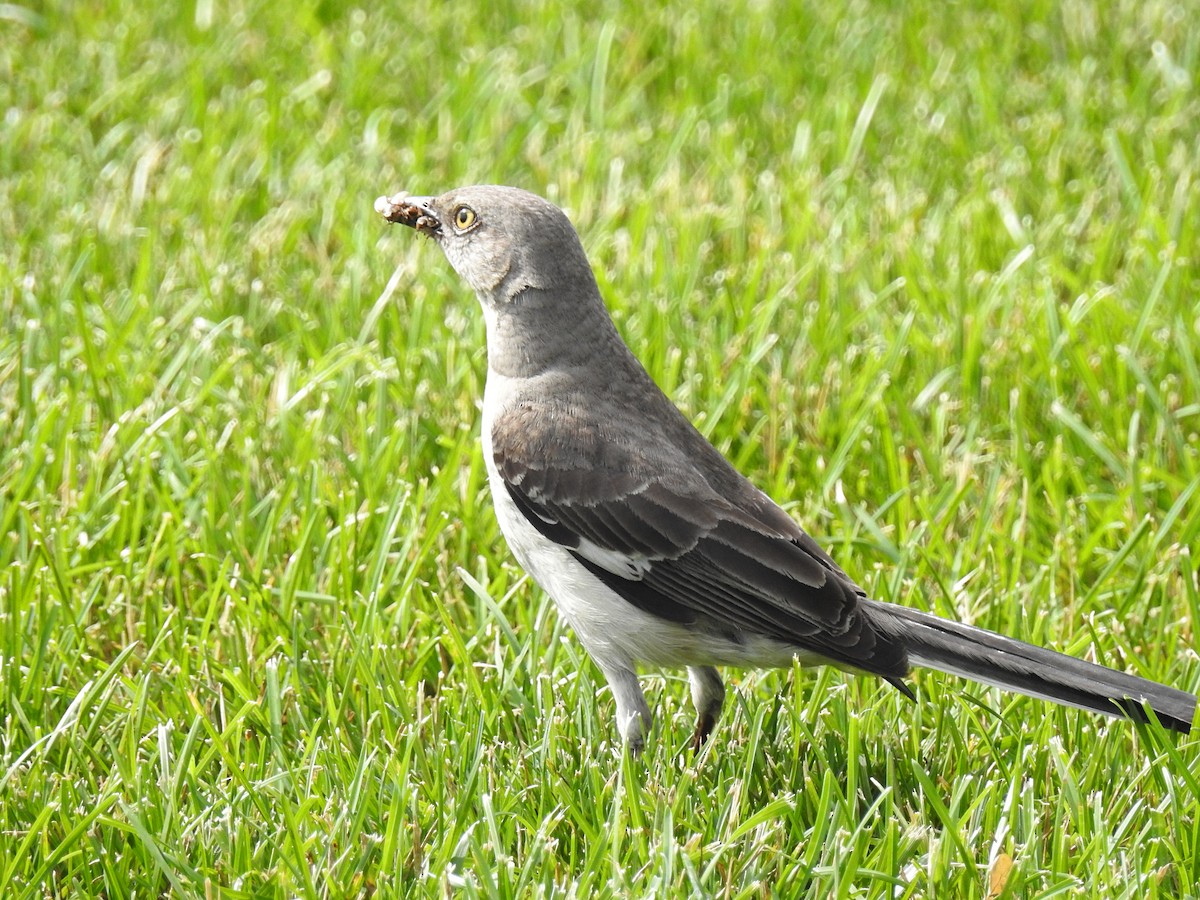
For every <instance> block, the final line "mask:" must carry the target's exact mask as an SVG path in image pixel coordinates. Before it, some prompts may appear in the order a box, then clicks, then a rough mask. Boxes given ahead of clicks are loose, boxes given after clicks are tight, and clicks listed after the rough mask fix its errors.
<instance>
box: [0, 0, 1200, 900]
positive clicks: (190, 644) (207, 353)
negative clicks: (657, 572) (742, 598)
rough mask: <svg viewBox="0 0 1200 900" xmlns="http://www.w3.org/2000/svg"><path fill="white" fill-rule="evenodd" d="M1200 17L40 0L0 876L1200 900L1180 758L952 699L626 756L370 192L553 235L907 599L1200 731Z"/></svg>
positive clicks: (850, 710)
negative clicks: (1161, 699) (537, 577)
mask: <svg viewBox="0 0 1200 900" xmlns="http://www.w3.org/2000/svg"><path fill="white" fill-rule="evenodd" d="M1197 21H1200V7H1198V6H1197V4H1196V3H1195V2H1190V0H1189V2H1182V3H1173V2H1165V0H1150V2H1142V3H1133V2H1123V0H1118V2H1116V3H1111V4H1103V5H1100V4H1092V3H1085V2H1081V0H1068V2H1063V3H1049V2H1039V0H1029V2H1020V3H1013V4H1009V5H1007V6H1003V7H1001V8H993V5H992V4H987V3H974V2H963V3H954V4H933V3H917V4H903V5H902V4H892V3H869V2H862V0H843V2H834V3H828V4H796V3H786V4H785V3H780V4H769V3H762V2H731V3H721V4H717V3H699V4H692V5H678V6H664V7H662V8H659V7H657V6H654V5H640V6H630V5H625V4H620V3H616V2H607V3H594V4H583V3H546V2H542V3H538V2H532V3H513V2H497V3H491V4H471V3H458V4H449V3H447V4H441V3H426V4H415V3H404V4H400V3H388V4H383V5H379V6H375V7H371V8H363V7H356V6H353V5H346V4H342V3H339V2H333V0H325V2H309V3H304V2H287V3H278V4H270V3H264V2H257V0H249V2H237V0H234V2H217V0H198V2H194V3H192V2H188V3H182V4H170V5H163V6H162V7H161V8H155V7H154V6H153V5H150V4H147V5H140V6H139V5H133V4H120V3H114V2H104V0H90V2H83V3H66V2H61V0H60V2H50V3H46V4H35V5H30V4H28V3H27V2H25V3H20V2H19V3H15V4H5V5H0V113H2V115H3V124H2V125H0V801H2V802H0V892H2V893H4V895H5V896H14V897H43V896H64V897H66V896H70V897H125V896H147V895H176V896H210V897H215V896H221V897H259V896H280V897H285V896H286V897H293V896H305V897H343V896H364V895H371V894H376V895H379V896H404V895H414V894H425V895H447V894H454V893H462V894H463V895H464V896H488V897H508V896H531V895H539V894H541V895H567V896H592V895H595V896H674V895H695V896H723V897H759V896H804V895H807V896H815V897H829V896H837V897H851V896H853V897H859V896H863V897H867V896H870V897H875V896H879V897H927V896H954V897H973V896H978V897H982V896H1001V895H1003V896H1021V897H1049V896H1057V895H1072V896H1098V897H1099V896H1103V897H1138V898H1142V897H1179V896H1196V887H1195V885H1196V884H1197V882H1200V826H1198V825H1197V823H1198V822H1200V816H1198V813H1200V758H1198V754H1197V746H1198V744H1197V741H1196V740H1195V739H1193V738H1186V739H1175V738H1167V737H1165V736H1164V735H1162V733H1161V732H1158V731H1156V730H1154V729H1150V728H1137V727H1134V726H1132V725H1130V724H1127V723H1122V722H1111V721H1108V720H1101V719H1099V718H1097V717H1093V716H1090V715H1087V714H1084V713H1080V712H1076V711H1067V710H1060V709H1058V708H1054V707H1050V706H1048V705H1047V704H1043V703H1040V702H1038V701H1034V700H1025V699H1020V698H1013V697H1010V696H1007V695H1002V694H999V693H997V692H994V691H987V690H983V689H980V688H977V687H974V686H970V685H967V684H965V683H964V682H961V681H957V680H955V679H952V678H944V677H941V676H936V675H934V676H919V677H918V678H917V679H916V681H915V684H916V686H917V689H918V694H919V702H918V703H916V704H912V703H909V702H906V701H904V700H903V698H901V697H899V696H898V695H897V693H896V692H895V691H894V690H892V689H890V688H888V687H887V686H886V685H882V684H879V683H877V682H875V681H873V680H870V679H855V678H853V677H850V676H845V675H842V674H841V673H838V672H833V671H827V670H820V671H801V670H796V671H794V672H775V673H741V674H738V673H730V674H731V675H732V676H733V682H734V685H735V693H734V695H733V698H732V700H731V702H730V704H729V706H728V707H727V708H728V710H729V712H728V714H727V718H726V720H725V721H724V722H723V723H722V726H721V728H720V729H719V731H718V733H717V734H716V736H715V738H714V740H713V741H712V742H711V744H710V745H709V747H708V748H707V749H706V750H705V752H704V753H703V754H702V755H701V756H700V757H698V758H693V757H692V756H691V755H690V754H689V753H688V752H686V748H687V746H688V738H689V736H690V720H691V708H690V704H689V701H688V700H687V690H686V687H685V685H684V683H683V680H682V677H681V676H682V673H679V672H668V673H649V674H648V675H647V678H646V682H647V684H648V687H649V694H650V699H651V702H652V705H655V706H656V708H657V711H658V713H659V718H660V727H659V732H658V735H657V740H656V742H655V743H654V746H653V747H652V749H650V750H649V751H648V752H647V753H646V754H645V755H644V756H643V757H641V758H639V759H636V760H629V759H625V758H624V757H623V756H622V754H621V753H620V750H619V748H618V746H617V743H616V736H615V732H614V730H613V727H612V722H611V713H612V702H611V698H610V697H609V696H608V693H607V690H606V689H605V688H604V686H603V680H602V678H600V676H599V673H598V672H597V671H596V670H595V669H594V668H593V667H592V665H591V663H590V662H588V661H587V659H586V657H584V656H583V654H582V652H581V650H580V649H579V648H578V647H577V646H576V645H575V644H574V643H573V642H572V640H571V638H570V635H569V634H568V633H567V632H566V631H565V630H564V629H563V628H562V626H561V625H560V624H559V622H558V621H557V618H556V616H555V615H554V614H553V612H552V611H551V610H549V609H548V608H547V607H546V604H545V602H544V598H543V596H542V594H541V593H540V591H538V590H537V589H536V588H535V587H534V586H533V585H531V584H529V583H528V582H527V581H525V580H523V577H522V574H521V573H520V571H519V570H518V569H517V568H516V567H515V565H514V564H513V562H512V561H511V559H510V557H509V555H508V553H507V551H506V549H505V547H504V545H503V541H502V539H501V538H500V536H499V533H498V530H497V528H496V526H495V523H494V520H493V517H492V513H491V509H490V499H489V497H488V494H487V489H486V483H485V477H484V473H483V467H482V464H481V460H480V458H479V453H478V449H477V435H476V432H477V427H478V426H477V420H478V403H479V400H480V397H481V394H482V381H483V373H484V371H485V367H486V361H485V356H484V347H483V324H482V321H481V317H480V316H479V315H478V314H477V310H476V303H475V300H474V299H473V297H471V296H470V295H469V294H468V293H467V292H466V291H465V289H463V288H462V287H461V286H460V285H459V284H458V282H457V279H456V278H455V277H454V275H453V274H452V273H451V272H450V271H449V267H448V266H447V265H446V264H445V263H444V261H443V260H442V259H441V258H440V254H439V253H438V251H437V250H436V248H434V247H433V246H431V245H429V244H428V242H425V241H422V240H416V239H414V237H413V236H412V235H411V234H409V233H407V232H404V233H401V232H400V231H399V230H395V231H389V230H388V229H387V228H386V227H385V226H384V224H383V223H382V222H381V221H380V220H379V219H378V217H377V216H376V215H375V214H374V213H373V212H372V209H371V204H372V201H373V199H374V198H375V197H376V196H377V195H379V194H381V193H385V192H386V193H390V192H392V191H394V190H397V189H401V188H403V189H407V190H411V191H414V192H423V193H437V192H440V191H441V190H443V189H446V188H449V187H452V186H455V185H458V184H463V183H470V182H501V183H509V184H516V185H519V186H522V187H525V188H528V189H530V190H533V191H535V192H538V193H541V194H544V195H546V196H548V197H550V198H551V199H552V200H554V201H555V202H557V203H559V204H560V205H562V206H564V207H565V208H566V209H568V211H569V213H570V215H571V216H572V219H573V220H574V222H575V223H576V225H577V227H578V228H579V230H580V233H581V235H582V236H583V239H584V242H585V245H586V246H587V248H588V251H589V254H590V256H591V258H592V260H593V264H594V266H595V268H596V270H597V275H598V277H599V279H600V283H601V287H602V289H603V291H604V293H605V295H606V297H607V299H608V300H609V303H610V306H611V308H612V309H613V313H614V317H615V318H616V320H617V322H618V325H619V327H620V328H621V330H622V332H623V333H624V334H625V336H626V338H627V339H628V341H629V343H630V344H631V346H633V347H634V348H635V350H636V351H637V352H638V354H639V355H640V356H641V358H642V359H643V361H645V363H646V365H647V367H648V368H649V369H650V371H651V373H652V374H653V375H654V376H655V377H656V378H657V379H658V380H659V381H660V383H662V384H663V385H664V387H665V388H666V389H667V390H668V392H669V393H670V394H671V395H672V396H673V397H674V398H675V399H676V400H677V402H678V403H679V404H680V405H681V406H682V407H683V408H684V409H685V411H687V412H688V413H689V414H690V415H691V416H692V417H693V418H694V419H695V420H696V421H697V422H698V424H699V425H700V427H701V428H702V430H703V431H704V432H705V433H706V434H708V435H709V436H710V437H711V438H712V439H713V440H714V442H716V443H717V445H718V446H719V447H720V448H721V449H722V450H724V451H725V452H726V453H727V454H728V455H729V456H730V458H731V459H732V460H733V461H734V462H735V463H736V464H737V465H738V466H739V467H740V468H741V469H742V470H743V471H745V472H746V473H747V474H748V475H750V476H751V477H752V479H753V480H755V481H756V482H757V483H759V484H760V485H761V486H762V487H763V488H764V489H766V490H767V491H768V493H770V494H772V496H774V497H775V498H777V499H778V500H780V501H781V502H787V503H788V506H789V509H790V510H792V512H793V513H794V514H795V515H796V516H797V518H798V519H799V520H800V521H801V522H803V523H804V524H805V526H806V527H807V528H808V529H809V530H810V531H811V532H813V533H814V534H816V535H818V536H819V537H821V539H822V540H823V541H824V542H825V544H826V546H828V547H829V548H830V549H831V550H832V551H833V552H834V553H835V555H836V556H837V557H838V559H839V560H840V562H841V563H842V565H843V566H844V567H845V568H846V569H847V570H849V571H850V572H851V573H852V574H854V575H856V576H857V577H858V578H859V579H860V580H861V581H862V583H863V584H864V585H865V586H867V587H868V588H869V589H870V590H871V591H872V593H873V594H874V595H875V596H878V597H880V598H881V599H885V600H893V601H896V602H900V603H907V604H912V605H918V606H922V607H925V608H931V609H934V610H936V611H937V612H939V613H941V614H944V615H952V616H955V617H957V618H962V619H964V620H967V621H973V622H976V623H978V624H981V625H984V626H987V627H991V628H993V629H996V630H999V631H1002V632H1005V633H1010V634H1021V635H1024V636H1026V637H1027V638H1028V639H1030V640H1034V641H1037V642H1039V643H1044V644H1048V645H1052V646H1054V647H1056V648H1058V649H1062V650H1064V651H1067V652H1071V653H1075V654H1078V655H1082V656H1087V657H1089V658H1092V659H1096V660H1098V661H1101V662H1104V663H1106V664H1108V665H1113V666H1116V667H1118V668H1122V669H1125V670H1127V671H1131V672H1135V673H1137V674H1139V675H1143V676H1146V677H1150V678H1154V679H1157V680H1161V681H1165V682H1169V683H1172V684H1175V685H1178V686H1180V687H1183V688H1186V689H1189V690H1193V691H1195V690H1197V689H1198V688H1200V666H1198V665H1197V657H1196V652H1195V649H1194V648H1195V643H1196V626H1195V623H1196V622H1197V620H1198V617H1200V583H1198V578H1197V570H1196V548H1197V546H1198V543H1200V494H1198V492H1200V437H1198V433H1200V300H1198V299H1197V297H1198V295H1200V241H1198V236H1197V229H1198V223H1200V183H1198V182H1200V178H1198V175H1200V173H1198V171H1197V164H1198V159H1200V153H1198V150H1197V148H1198V146H1200V124H1198V123H1200V96H1198V94H1197V77H1198V74H1200V27H1198V26H1197V25H1196V22H1197ZM1006 860H1008V861H1011V867H1009V866H1008V865H1007V864H1006Z"/></svg>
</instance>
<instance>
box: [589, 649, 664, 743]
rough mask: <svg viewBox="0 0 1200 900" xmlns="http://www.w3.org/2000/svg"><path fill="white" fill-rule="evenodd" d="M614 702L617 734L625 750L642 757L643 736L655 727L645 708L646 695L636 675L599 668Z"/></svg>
mask: <svg viewBox="0 0 1200 900" xmlns="http://www.w3.org/2000/svg"><path fill="white" fill-rule="evenodd" d="M601 671H603V672H604V677H605V678H607V679H608V686H609V688H610V689H611V690H612V695H613V699H614V700H616V701H617V730H618V731H620V733H621V739H622V740H623V741H624V742H625V746H627V747H628V748H629V750H630V751H631V752H633V753H641V752H642V748H643V747H644V746H645V743H646V735H647V734H649V733H650V726H651V725H653V724H654V715H653V714H652V713H651V712H650V707H649V706H647V705H646V695H645V694H643V693H642V686H641V684H640V683H638V677H637V673H636V672H635V671H633V669H627V668H615V667H613V668H606V667H604V666H601Z"/></svg>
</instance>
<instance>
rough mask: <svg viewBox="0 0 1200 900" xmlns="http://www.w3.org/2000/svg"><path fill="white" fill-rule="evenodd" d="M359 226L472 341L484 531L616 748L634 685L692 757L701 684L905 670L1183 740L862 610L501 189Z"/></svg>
mask: <svg viewBox="0 0 1200 900" xmlns="http://www.w3.org/2000/svg"><path fill="white" fill-rule="evenodd" d="M375 209H376V211H377V212H379V213H380V214H381V215H382V216H384V218H386V219H387V220H388V221H389V222H397V223H400V224H403V225H408V226H410V227H411V228H414V229H415V230H416V231H418V232H420V233H421V234H424V235H427V236H429V237H431V238H433V239H434V240H435V241H436V242H437V243H438V245H439V246H440V247H441V248H442V250H443V251H444V252H445V254H446V258H447V259H448V260H449V261H450V264H451V265H452V266H453V267H454V269H455V270H456V271H457V272H458V274H459V275H460V276H461V277H462V278H463V280H464V281H466V282H467V284H469V285H470V286H471V287H472V288H473V289H474V291H475V294H476V296H477V297H478V298H479V302H480V304H481V305H482V307H483V315H484V319H485V321H486V323H487V355H488V374H487V387H486V389H485V391H484V399H483V455H484V462H485V463H486V465H487V472H488V479H489V482H490V484H491V491H492V500H493V502H494V504H495V508H496V517H497V519H498V520H499V522H500V530H501V531H503V532H504V536H505V538H506V539H507V540H508V544H509V547H510V548H511V549H512V552H513V555H514V556H515V557H516V558H517V560H518V561H519V562H520V563H521V565H522V566H523V567H524V568H525V570H526V571H527V572H528V573H529V574H530V575H532V576H533V579H534V580H535V581H536V582H537V583H538V584H539V585H541V587H542V588H543V589H545V591H546V593H548V594H549V595H550V596H551V597H552V598H553V599H554V602H555V604H556V605H557V606H558V609H559V611H560V612H561V613H562V615H563V616H564V618H566V620H567V622H568V623H570V625H571V627H572V628H573V629H574V631H575V633H576V634H577V635H578V637H579V640H580V641H581V642H582V643H583V646H584V647H585V648H586V649H587V651H588V653H589V654H590V655H591V657H592V659H594V660H595V661H596V664H597V665H598V666H599V667H600V670H601V671H602V672H603V673H604V677H605V678H607V679H608V683H609V685H610V687H611V688H612V693H613V697H614V698H615V700H616V705H617V725H618V728H619V729H620V733H621V736H622V738H623V739H624V740H625V742H626V744H627V745H628V746H629V747H630V748H632V749H634V750H637V749H639V748H641V746H642V744H643V742H644V740H645V738H646V735H647V734H648V732H649V729H650V725H651V721H652V718H653V717H652V715H651V712H650V708H649V706H647V705H646V698H645V696H644V695H643V694H642V689H641V687H640V685H639V683H638V676H637V669H636V667H637V666H638V665H640V664H648V665H653V666H686V667H687V671H688V678H689V680H690V682H691V688H692V700H693V702H694V703H695V706H696V714H697V721H696V731H695V735H694V739H693V740H694V745H695V746H696V747H697V748H699V746H700V745H701V744H702V743H703V742H704V740H705V739H706V738H707V737H708V736H709V734H710V733H711V732H712V730H713V727H714V726H715V725H716V723H717V720H718V719H719V718H720V715H721V707H722V705H723V704H724V699H725V687H724V684H723V683H722V681H721V676H720V675H719V674H718V672H717V670H716V668H715V667H716V666H740V667H762V666H789V665H791V664H792V661H793V659H798V660H799V661H800V662H801V663H806V664H807V663H830V664H833V665H835V666H838V667H839V668H842V669H848V670H852V671H858V672H869V673H871V674H873V675H878V676H880V677H882V678H884V679H886V680H887V681H888V682H890V683H891V684H893V685H894V686H895V687H896V688H898V689H899V690H900V691H902V692H903V693H904V694H906V695H907V696H909V697H912V696H913V694H912V692H911V691H910V690H909V689H908V687H907V686H906V685H905V684H904V682H903V681H902V680H901V679H903V678H904V676H905V675H907V674H908V672H909V669H910V667H912V666H926V667H929V668H933V669H938V670H940V671H943V672H949V673H953V674H956V675H962V676H965V677H967V678H971V679H974V680H976V681H979V682H982V683H984V684H988V685H994V686H997V687H1003V688H1008V689H1011V690H1015V691H1019V692H1021V693H1023V694H1028V695H1030V696H1034V697H1040V698H1043V699H1047V700H1052V701H1054V702H1056V703H1062V704H1065V705H1068V706H1076V707H1080V708H1082V709H1088V710H1093V711H1095V712H1100V713H1104V714H1106V715H1111V716H1126V717H1128V718H1132V719H1138V720H1145V718H1146V714H1145V709H1144V707H1143V704H1145V705H1146V706H1149V707H1150V708H1151V709H1153V710H1154V712H1155V714H1156V715H1157V717H1158V719H1159V721H1161V722H1162V724H1163V725H1165V726H1166V727H1168V728H1172V729H1174V730H1176V731H1181V732H1185V733H1186V732H1187V731H1189V730H1190V728H1191V724H1192V717H1193V714H1194V712H1195V708H1196V697H1194V696H1193V695H1191V694H1188V693H1186V692H1184V691H1180V690H1176V689H1175V688H1171V687H1167V686H1165V685H1161V684H1156V683H1154V682H1152V681H1147V680H1145V679H1143V678H1137V677H1134V676H1131V675H1126V674H1124V673H1122V672H1117V671H1114V670H1112V669H1107V668H1104V667H1102V666H1098V665H1093V664H1091V663H1087V662H1084V661H1082V660H1078V659H1075V658H1073V657H1069V656H1065V655H1063V654H1061V653H1056V652H1053V651H1050V650H1044V649H1041V648H1039V647H1034V646H1032V645H1031V644H1026V643H1024V642H1023V641H1018V640H1013V639H1012V638H1006V637H1002V636H1001V635H998V634H995V633H993V632H990V631H985V630H983V629H981V628H975V627H972V626H970V625H963V624H960V623H958V622H954V621H950V620H946V619H941V618H938V617H937V616H933V615H930V614H928V613H923V612H919V611H917V610H914V609H907V608H904V607H900V606H895V605H893V604H890V603H882V602H879V601H876V600H871V599H870V598H868V597H867V596H866V594H865V593H864V592H863V590H862V589H861V588H860V587H858V585H856V584H855V583H854V581H853V580H852V579H851V578H850V576H849V575H847V574H846V573H845V572H843V571H842V569H841V568H840V567H839V566H838V565H837V563H835V562H834V561H833V560H832V559H831V558H830V557H829V555H828V554H827V553H825V552H824V551H823V550H822V549H821V548H820V547H819V546H818V545H817V542H816V541H814V540H813V539H812V538H811V537H809V536H808V534H806V533H805V532H804V531H803V530H802V529H801V528H800V527H799V526H798V525H797V524H796V523H795V522H794V521H793V520H792V519H791V518H790V517H789V516H788V515H787V514H786V513H785V512H784V511H783V510H782V509H780V507H778V506H777V505H776V504H775V503H774V502H772V501H771V499H770V498H769V497H767V495H766V494H764V493H763V492H762V491H760V490H758V489H757V488H756V487H754V485H752V484H751V483H750V482H749V481H747V480H746V479H745V478H744V477H742V476H741V475H740V474H739V473H738V472H737V471H735V470H734V468H733V467H732V466H731V465H730V464H729V463H728V462H726V460H725V459H724V457H722V456H721V454H720V453H719V452H718V451H717V450H716V449H715V448H714V447H713V446H712V445H711V444H710V443H709V442H708V441H707V440H706V439H705V438H704V437H703V436H702V435H701V434H700V432H698V431H697V430H696V429H695V428H694V427H693V426H692V424H691V423H690V422H689V421H688V420H687V419H686V418H685V417H684V416H683V414H682V413H680V411H679V410H678V409H676V407H675V406H674V404H672V403H671V401H670V400H669V399H668V398H667V397H666V395H665V394H663V392H662V391H661V390H660V389H659V387H658V385H656V384H655V383H654V381H653V379H651V377H650V376H649V375H648V374H647V373H646V370H645V369H643V368H642V366H641V364H640V363H639V362H638V361H637V359H636V358H635V357H634V355H633V353H631V352H630V350H629V348H628V347H626V346H625V343H624V342H623V341H622V340H621V337H620V335H619V334H618V333H617V329H616V327H615V326H614V325H613V322H612V320H611V319H610V318H609V315H608V311H607V310H606V309H605V306H604V302H603V301H602V299H601V297H600V291H599V288H598V287H597V286H596V280H595V277H594V276H593V275H592V270H591V267H590V266H589V264H588V260H587V257H586V256H585V255H584V251H583V247H582V245H581V244H580V242H579V237H578V235H576V233H575V229H574V228H572V227H571V223H570V221H568V219H567V217H566V215H564V214H563V212H562V211H561V210H559V209H558V208H557V207H556V206H554V205H553V204H551V203H549V202H548V201H546V200H543V199H542V198H540V197H537V196H535V195H533V194H529V193H526V192H525V191H521V190H517V189H515V188H511V187H497V186H477V187H464V188H460V189H458V190H453V191H450V192H448V193H445V194H442V195H441V196H440V197H414V196H408V195H407V194H403V193H401V194H396V195H395V196H393V197H380V198H379V199H378V200H377V201H376V202H375Z"/></svg>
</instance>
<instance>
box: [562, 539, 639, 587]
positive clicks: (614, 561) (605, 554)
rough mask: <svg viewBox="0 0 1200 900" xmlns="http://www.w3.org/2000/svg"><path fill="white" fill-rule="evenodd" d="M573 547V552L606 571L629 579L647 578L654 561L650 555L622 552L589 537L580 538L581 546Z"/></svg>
mask: <svg viewBox="0 0 1200 900" xmlns="http://www.w3.org/2000/svg"><path fill="white" fill-rule="evenodd" d="M571 549H572V552H574V553H577V554H579V555H580V556H582V557H583V558H584V559H586V560H587V561H588V562H590V563H593V564H594V565H597V566H599V567H600V568H602V569H603V570H604V571H606V572H612V574H614V575H616V576H617V577H618V578H625V579H628V580H629V581H641V580H642V579H643V578H645V577H646V573H647V572H649V571H650V566H651V563H652V560H650V559H649V558H648V557H645V556H641V555H640V554H639V555H634V556H630V555H629V554H628V553H621V552H620V551H618V550H609V549H608V548H607V547H601V546H600V545H599V544H594V543H592V542H591V541H589V540H588V539H587V538H580V539H579V546H578V547H573V548H571Z"/></svg>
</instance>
